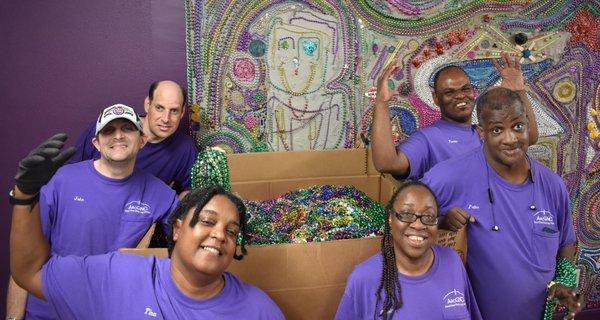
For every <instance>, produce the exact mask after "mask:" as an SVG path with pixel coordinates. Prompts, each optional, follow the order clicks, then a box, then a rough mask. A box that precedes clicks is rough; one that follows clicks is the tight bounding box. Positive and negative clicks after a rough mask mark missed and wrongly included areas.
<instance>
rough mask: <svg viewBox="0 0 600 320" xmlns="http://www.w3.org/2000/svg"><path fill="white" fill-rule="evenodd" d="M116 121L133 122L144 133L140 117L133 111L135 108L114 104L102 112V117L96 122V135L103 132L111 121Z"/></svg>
mask: <svg viewBox="0 0 600 320" xmlns="http://www.w3.org/2000/svg"><path fill="white" fill-rule="evenodd" d="M115 119H127V120H129V121H131V122H132V123H133V124H134V125H135V127H136V128H137V129H138V130H140V132H144V130H143V129H142V122H141V121H140V117H139V116H138V114H137V113H135V111H134V110H133V108H131V107H128V106H126V105H124V104H114V105H112V106H110V107H108V108H106V109H104V110H103V111H102V113H100V116H98V122H96V133H95V135H98V132H100V131H102V129H103V128H104V127H105V126H106V125H107V124H108V123H109V122H111V121H113V120H115Z"/></svg>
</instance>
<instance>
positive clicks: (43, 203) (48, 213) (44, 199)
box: [40, 181, 56, 243]
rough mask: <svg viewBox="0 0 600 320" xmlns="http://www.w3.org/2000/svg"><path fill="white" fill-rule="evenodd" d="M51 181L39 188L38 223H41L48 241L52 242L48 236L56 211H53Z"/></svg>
mask: <svg viewBox="0 0 600 320" xmlns="http://www.w3.org/2000/svg"><path fill="white" fill-rule="evenodd" d="M51 183H52V181H50V183H49V184H47V185H45V186H43V187H42V189H41V190H40V223H41V225H42V232H43V233H44V236H45V237H46V240H48V242H49V243H52V239H51V238H50V235H51V232H50V231H51V230H52V223H53V221H54V218H55V217H56V212H55V211H54V209H55V207H54V201H53V199H54V192H53V191H54V189H53V188H52V184H51Z"/></svg>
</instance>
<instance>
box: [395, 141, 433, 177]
mask: <svg viewBox="0 0 600 320" xmlns="http://www.w3.org/2000/svg"><path fill="white" fill-rule="evenodd" d="M397 149H398V150H399V151H401V152H402V153H404V155H406V158H408V163H409V165H410V169H409V173H408V176H406V177H404V178H406V179H420V178H421V177H423V174H424V173H425V171H426V170H427V169H426V168H429V167H430V165H429V158H430V156H429V143H428V142H427V139H426V138H425V136H424V135H423V133H421V132H420V131H417V132H415V133H413V134H412V135H411V136H410V137H408V139H406V140H404V141H403V142H402V143H400V145H398V147H397Z"/></svg>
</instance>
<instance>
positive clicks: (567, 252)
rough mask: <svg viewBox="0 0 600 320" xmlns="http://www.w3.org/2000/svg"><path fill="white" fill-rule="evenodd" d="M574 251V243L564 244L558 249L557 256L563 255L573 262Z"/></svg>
mask: <svg viewBox="0 0 600 320" xmlns="http://www.w3.org/2000/svg"><path fill="white" fill-rule="evenodd" d="M576 251H577V250H576V248H575V244H570V245H566V246H564V247H562V248H560V249H558V257H564V258H567V259H568V260H569V261H571V262H573V261H574V260H575V253H576Z"/></svg>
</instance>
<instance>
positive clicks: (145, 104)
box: [144, 97, 150, 113]
mask: <svg viewBox="0 0 600 320" xmlns="http://www.w3.org/2000/svg"><path fill="white" fill-rule="evenodd" d="M149 109H150V97H146V99H144V111H146V113H148V110H149Z"/></svg>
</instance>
